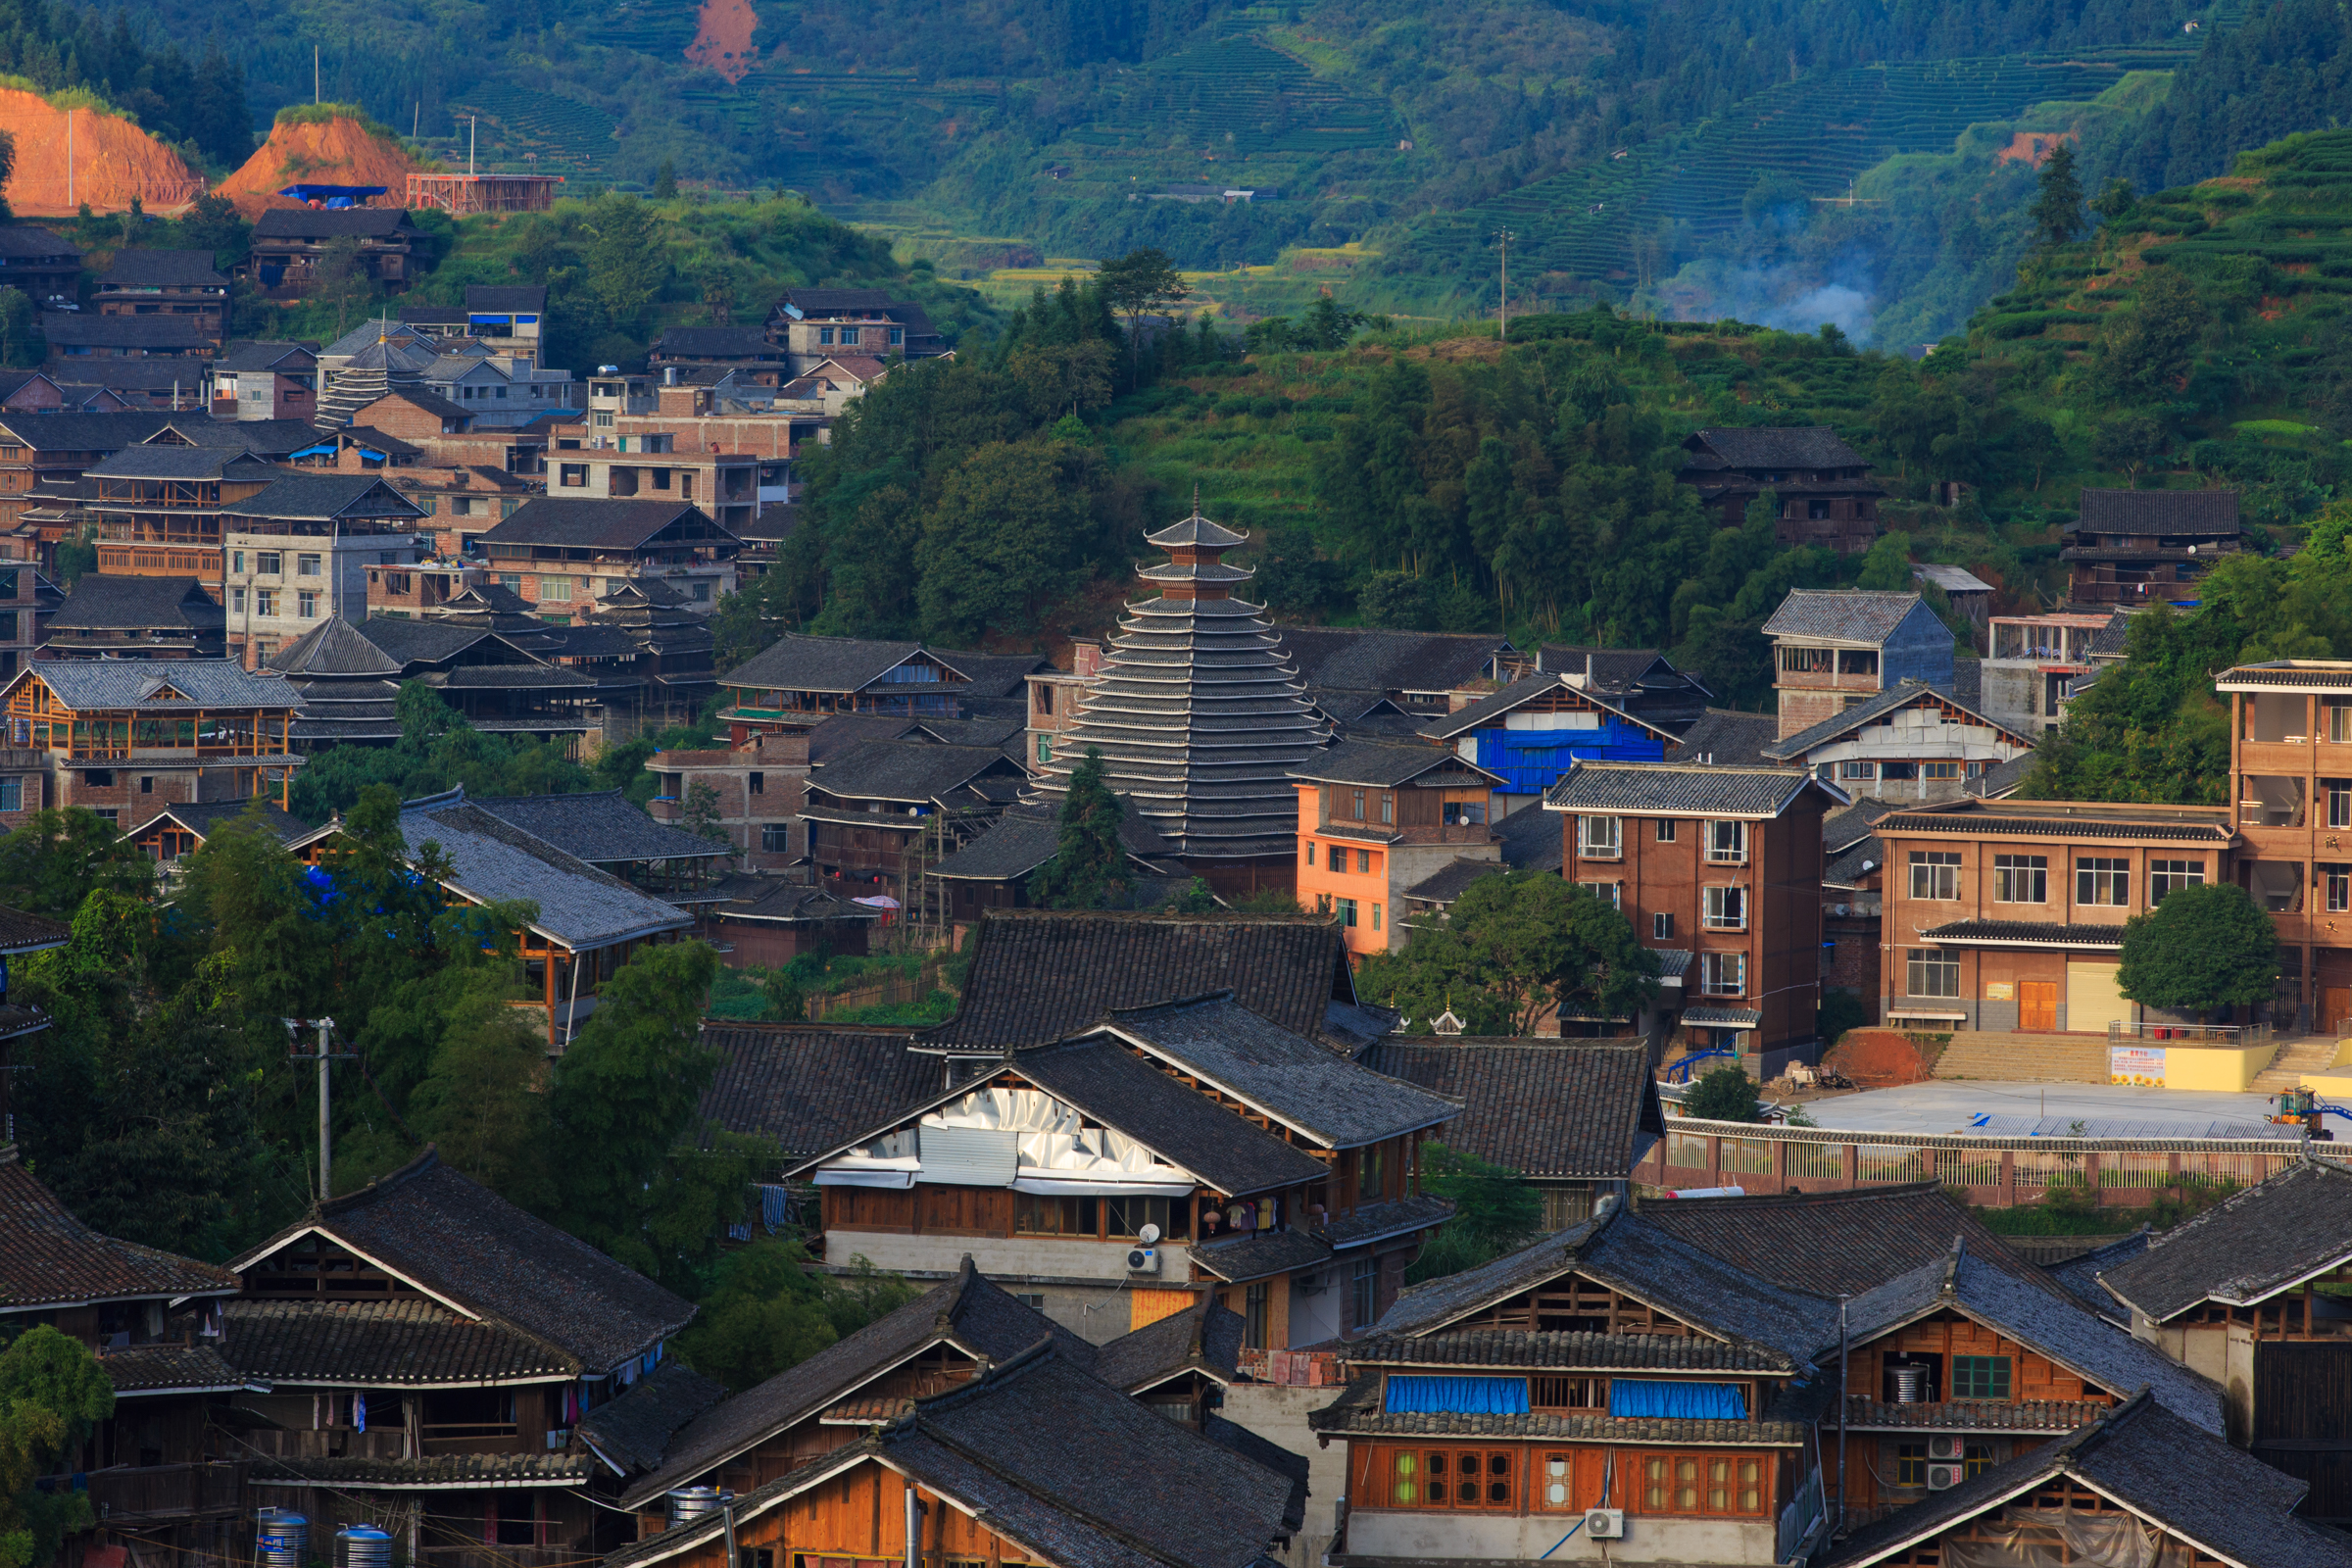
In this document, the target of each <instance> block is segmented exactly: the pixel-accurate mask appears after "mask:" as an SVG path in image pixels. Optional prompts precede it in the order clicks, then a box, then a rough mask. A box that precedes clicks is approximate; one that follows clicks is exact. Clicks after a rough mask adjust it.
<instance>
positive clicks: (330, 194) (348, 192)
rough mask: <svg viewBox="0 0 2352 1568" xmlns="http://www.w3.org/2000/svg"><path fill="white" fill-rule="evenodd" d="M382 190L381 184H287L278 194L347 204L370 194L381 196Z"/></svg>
mask: <svg viewBox="0 0 2352 1568" xmlns="http://www.w3.org/2000/svg"><path fill="white" fill-rule="evenodd" d="M384 190H385V187H384V186H382V185H288V186H287V187H286V188H285V189H284V190H281V191H279V192H278V194H279V195H280V196H291V197H293V198H294V199H295V200H296V201H298V202H334V201H340V202H344V203H347V204H348V203H350V202H355V201H366V200H367V199H368V197H370V196H381V195H382V194H383V193H384Z"/></svg>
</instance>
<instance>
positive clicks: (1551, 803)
mask: <svg viewBox="0 0 2352 1568" xmlns="http://www.w3.org/2000/svg"><path fill="white" fill-rule="evenodd" d="M1808 785H1816V786H1818V787H1820V788H1822V789H1824V790H1825V791H1826V790H1827V789H1828V788H1829V786H1827V785H1822V784H1820V781H1819V780H1817V779H1815V778H1814V777H1813V775H1811V774H1810V773H1807V772H1806V771H1804V770H1803V769H1802V768H1789V767H1700V766H1696V765H1692V764H1689V763H1683V762H1578V763H1576V764H1575V765H1574V766H1573V767H1571V768H1570V769H1569V770H1568V771H1567V772H1566V773H1564V774H1562V775H1561V776H1560V780H1559V782H1558V783H1556V784H1554V785H1552V787H1551V788H1550V789H1549V790H1546V791H1545V792H1544V807H1545V809H1549V810H1554V811H1580V812H1610V811H1628V812H1633V813H1636V814H1641V813H1644V812H1651V811H1662V812H1678V813H1691V814H1702V813H1703V814H1705V815H1710V816H1745V817H1772V816H1778V815H1780V814H1781V812H1783V811H1785V810H1787V809H1789V803H1790V802H1792V801H1794V800H1795V799H1796V797H1797V795H1798V794H1799V793H1800V792H1801V791H1803V790H1804V789H1805V788H1806V786H1808Z"/></svg>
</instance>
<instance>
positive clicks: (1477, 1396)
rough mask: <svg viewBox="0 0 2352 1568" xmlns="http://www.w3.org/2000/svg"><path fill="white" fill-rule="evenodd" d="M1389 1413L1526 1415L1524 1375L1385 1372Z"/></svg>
mask: <svg viewBox="0 0 2352 1568" xmlns="http://www.w3.org/2000/svg"><path fill="white" fill-rule="evenodd" d="M1387 1403H1388V1409H1389V1411H1390V1413H1392V1414H1403V1413H1414V1414H1418V1413H1440V1414H1446V1415H1526V1414H1527V1413H1528V1403H1527V1379H1525V1378H1432V1377H1399V1376H1397V1374H1395V1373H1391V1374H1390V1375H1389V1387H1388V1401H1387Z"/></svg>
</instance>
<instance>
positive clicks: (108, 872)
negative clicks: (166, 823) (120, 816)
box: [0, 806, 154, 917]
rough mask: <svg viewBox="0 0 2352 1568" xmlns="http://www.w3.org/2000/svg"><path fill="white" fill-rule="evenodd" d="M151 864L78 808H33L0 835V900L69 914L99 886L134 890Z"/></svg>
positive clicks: (143, 886) (142, 885)
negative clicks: (23, 818)
mask: <svg viewBox="0 0 2352 1568" xmlns="http://www.w3.org/2000/svg"><path fill="white" fill-rule="evenodd" d="M153 874H154V864H153V862H151V861H150V860H149V859H148V858H147V857H146V856H144V855H142V854H140V853H139V851H138V849H137V847H136V846H134V845H133V844H132V843H131V842H130V841H129V840H128V839H126V838H124V837H123V835H122V834H120V833H118V832H116V831H115V825H114V824H113V823H112V822H109V821H107V820H105V819H104V818H103V817H101V816H99V815H98V813H97V812H95V811H92V810H89V809H86V808H84V807H79V806H69V807H65V808H62V809H49V810H43V811H36V812H34V813H33V814H32V815H31V816H28V817H26V818H25V820H24V821H23V822H22V823H20V824H19V825H18V826H17V828H16V830H15V831H14V832H12V833H10V834H9V835H8V836H7V837H6V838H4V839H0V905H5V906H6V907H9V908H12V909H24V910H25V911H27V912H28V913H32V914H46V915H53V916H59V917H70V916H72V915H73V912H74V911H75V910H77V909H79V908H80V907H81V906H82V902H83V901H84V900H85V899H87V898H88V897H89V896H90V894H91V893H92V892H94V891H96V890H98V889H100V888H104V889H108V890H110V891H113V892H117V893H125V894H138V893H144V892H145V891H146V890H147V885H148V882H149V881H150V880H151V878H152V876H153Z"/></svg>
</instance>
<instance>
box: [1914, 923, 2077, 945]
mask: <svg viewBox="0 0 2352 1568" xmlns="http://www.w3.org/2000/svg"><path fill="white" fill-rule="evenodd" d="M1920 935H1921V936H1922V937H1924V938H1926V939H1927V940H1928V941H1930V942H1950V943H1954V944H1957V945H1959V946H1962V947H1984V948H2018V947H2033V948H2121V947H2122V946H2123V945H2124V928H2123V927H2122V926H2121V925H2092V924H2088V923H2084V922H2076V923H2072V924H2070V923H2068V922H2065V921H2061V920H1953V921H1951V922H1949V923H1947V924H1944V925H1939V926H1933V927H1931V928H1929V929H1928V930H1926V931H1923V932H1921V933H1920Z"/></svg>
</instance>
